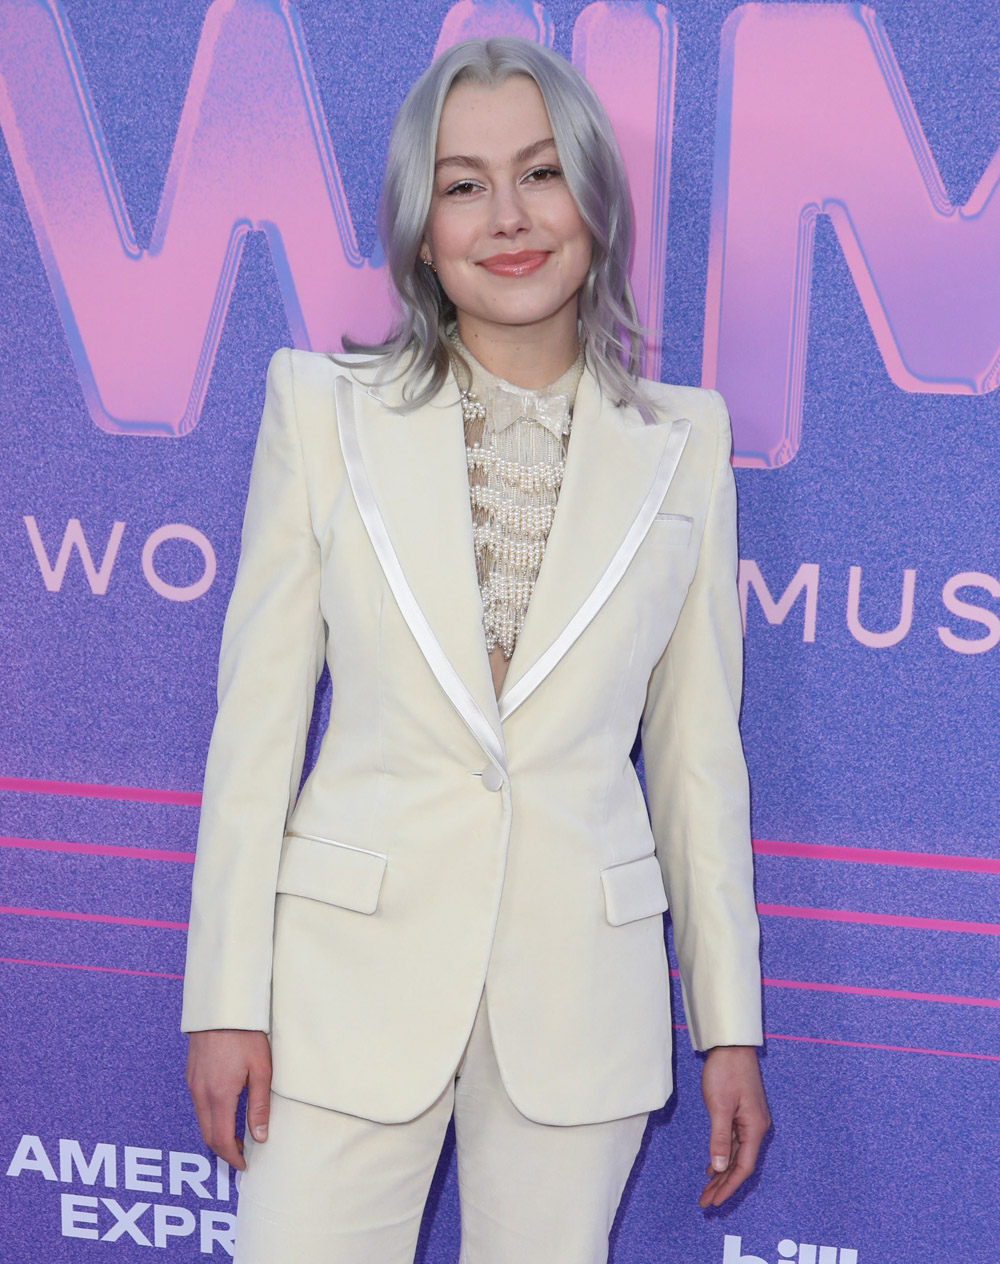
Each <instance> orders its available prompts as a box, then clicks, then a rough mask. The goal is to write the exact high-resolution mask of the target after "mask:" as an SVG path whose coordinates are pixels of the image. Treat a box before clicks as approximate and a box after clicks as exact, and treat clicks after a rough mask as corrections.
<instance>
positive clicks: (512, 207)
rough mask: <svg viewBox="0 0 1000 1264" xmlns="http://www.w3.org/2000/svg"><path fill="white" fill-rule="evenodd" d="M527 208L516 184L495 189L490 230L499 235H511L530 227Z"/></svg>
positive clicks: (491, 207)
mask: <svg viewBox="0 0 1000 1264" xmlns="http://www.w3.org/2000/svg"><path fill="white" fill-rule="evenodd" d="M529 222H530V221H529V218H528V212H527V208H526V207H525V205H524V199H523V197H522V196H521V193H520V190H519V189H518V188H517V186H516V185H514V186H512V187H498V188H496V189H494V192H493V200H492V203H491V206H490V230H491V232H493V233H494V234H495V235H497V236H502V237H510V236H513V235H514V234H515V233H517V232H521V231H523V230H526V229H527V228H528V227H529Z"/></svg>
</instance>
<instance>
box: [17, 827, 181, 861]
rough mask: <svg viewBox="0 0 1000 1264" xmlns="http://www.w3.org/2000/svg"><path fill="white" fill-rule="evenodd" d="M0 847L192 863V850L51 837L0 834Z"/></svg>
mask: <svg viewBox="0 0 1000 1264" xmlns="http://www.w3.org/2000/svg"><path fill="white" fill-rule="evenodd" d="M0 847H19V848H24V849H25V850H28V851H65V852H75V853H77V854H82V855H86V856H125V857H127V858H128V859H131V860H178V861H183V862H184V863H186V864H189V865H190V864H193V863H194V852H193V851H163V850H160V849H158V848H155V847H119V846H118V845H117V844H115V843H67V842H62V841H59V840H56V839H52V838H15V837H13V836H12V835H7V834H0Z"/></svg>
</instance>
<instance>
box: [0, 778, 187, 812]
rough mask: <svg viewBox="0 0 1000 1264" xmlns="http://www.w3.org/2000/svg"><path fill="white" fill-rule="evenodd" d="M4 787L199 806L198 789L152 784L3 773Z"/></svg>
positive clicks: (0, 786)
mask: <svg viewBox="0 0 1000 1264" xmlns="http://www.w3.org/2000/svg"><path fill="white" fill-rule="evenodd" d="M0 790H17V791H20V792H21V793H22V794H68V795H72V796H74V797H76V798H80V799H124V800H128V801H130V802H133V803H172V804H175V805H180V806H183V807H195V808H196V807H198V805H199V804H200V803H201V795H200V794H199V793H198V792H197V791H195V790H157V789H155V788H151V787H149V786H106V785H100V784H97V783H94V782H89V781H45V780H39V779H38V778H37V777H0Z"/></svg>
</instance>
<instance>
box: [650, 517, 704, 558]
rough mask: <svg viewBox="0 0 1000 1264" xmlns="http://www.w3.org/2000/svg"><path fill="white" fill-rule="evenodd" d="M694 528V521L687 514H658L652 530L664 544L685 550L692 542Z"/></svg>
mask: <svg viewBox="0 0 1000 1264" xmlns="http://www.w3.org/2000/svg"><path fill="white" fill-rule="evenodd" d="M693 526H694V519H693V518H689V517H688V516H687V514H676V513H658V514H657V515H656V517H655V518H654V519H653V525H652V527H651V528H650V530H651V531H652V532H653V533H654V535H655V538H656V539H658V540H660V541H662V542H663V543H664V544H666V545H669V546H674V547H676V548H679V549H684V548H687V546H688V544H689V542H690V540H691V529H692V527H693Z"/></svg>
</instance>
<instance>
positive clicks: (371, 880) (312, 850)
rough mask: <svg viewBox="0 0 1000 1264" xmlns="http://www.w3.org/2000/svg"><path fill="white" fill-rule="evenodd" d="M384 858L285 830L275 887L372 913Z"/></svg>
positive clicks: (345, 845)
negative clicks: (286, 832)
mask: <svg viewBox="0 0 1000 1264" xmlns="http://www.w3.org/2000/svg"><path fill="white" fill-rule="evenodd" d="M385 865H386V858H385V856H383V855H382V854H381V852H377V851H365V850H363V849H362V848H361V847H350V846H348V845H347V844H346V843H336V842H334V841H333V840H332V839H323V838H307V837H306V836H305V835H303V834H287V835H286V836H285V844H284V848H283V850H282V855H281V864H280V865H279V866H278V887H277V889H278V891H279V893H280V894H282V895H301V896H304V897H305V898H306V899H307V900H320V901H321V902H322V903H324V904H336V905H338V906H339V907H340V908H346V909H353V910H354V911H355V912H356V913H374V912H375V910H376V908H378V897H379V891H380V890H381V889H382V878H383V876H384V874H385Z"/></svg>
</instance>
